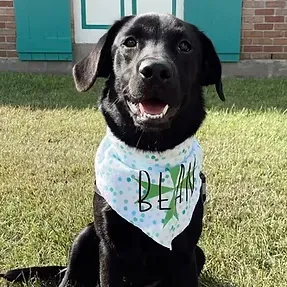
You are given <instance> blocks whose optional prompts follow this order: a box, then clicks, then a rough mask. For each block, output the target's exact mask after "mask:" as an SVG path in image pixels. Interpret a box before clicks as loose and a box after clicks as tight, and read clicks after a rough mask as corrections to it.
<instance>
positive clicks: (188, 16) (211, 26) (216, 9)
mask: <svg viewBox="0 0 287 287" xmlns="http://www.w3.org/2000/svg"><path fill="white" fill-rule="evenodd" d="M241 12H242V0H221V1H218V0H185V1H184V19H185V21H187V22H190V23H192V24H194V25H196V26H198V27H199V29H200V30H201V31H203V32H205V33H206V35H207V36H209V37H210V38H211V40H212V41H213V43H214V45H215V48H216V51H217V53H218V54H219V57H220V59H221V61H223V62H237V61H239V59H240V38H241Z"/></svg>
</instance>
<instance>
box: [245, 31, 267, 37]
mask: <svg viewBox="0 0 287 287" xmlns="http://www.w3.org/2000/svg"><path fill="white" fill-rule="evenodd" d="M243 37H244V38H257V37H259V38H262V37H263V31H243Z"/></svg>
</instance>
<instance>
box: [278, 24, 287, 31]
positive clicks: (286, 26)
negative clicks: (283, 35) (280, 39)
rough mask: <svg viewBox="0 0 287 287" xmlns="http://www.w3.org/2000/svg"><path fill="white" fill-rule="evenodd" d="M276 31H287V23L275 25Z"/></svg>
mask: <svg viewBox="0 0 287 287" xmlns="http://www.w3.org/2000/svg"><path fill="white" fill-rule="evenodd" d="M275 30H283V31H286V30H287V23H285V24H275Z"/></svg>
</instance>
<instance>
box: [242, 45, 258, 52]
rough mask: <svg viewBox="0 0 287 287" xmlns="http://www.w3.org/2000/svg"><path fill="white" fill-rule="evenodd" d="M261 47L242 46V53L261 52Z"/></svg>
mask: <svg viewBox="0 0 287 287" xmlns="http://www.w3.org/2000/svg"><path fill="white" fill-rule="evenodd" d="M262 51H263V48H262V46H243V52H247V53H252V52H262Z"/></svg>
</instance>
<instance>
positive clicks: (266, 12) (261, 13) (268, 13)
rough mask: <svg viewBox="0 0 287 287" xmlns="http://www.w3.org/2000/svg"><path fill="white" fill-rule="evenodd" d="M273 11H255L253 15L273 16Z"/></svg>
mask: <svg viewBox="0 0 287 287" xmlns="http://www.w3.org/2000/svg"><path fill="white" fill-rule="evenodd" d="M274 12H275V10H274V9H256V10H255V15H274Z"/></svg>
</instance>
